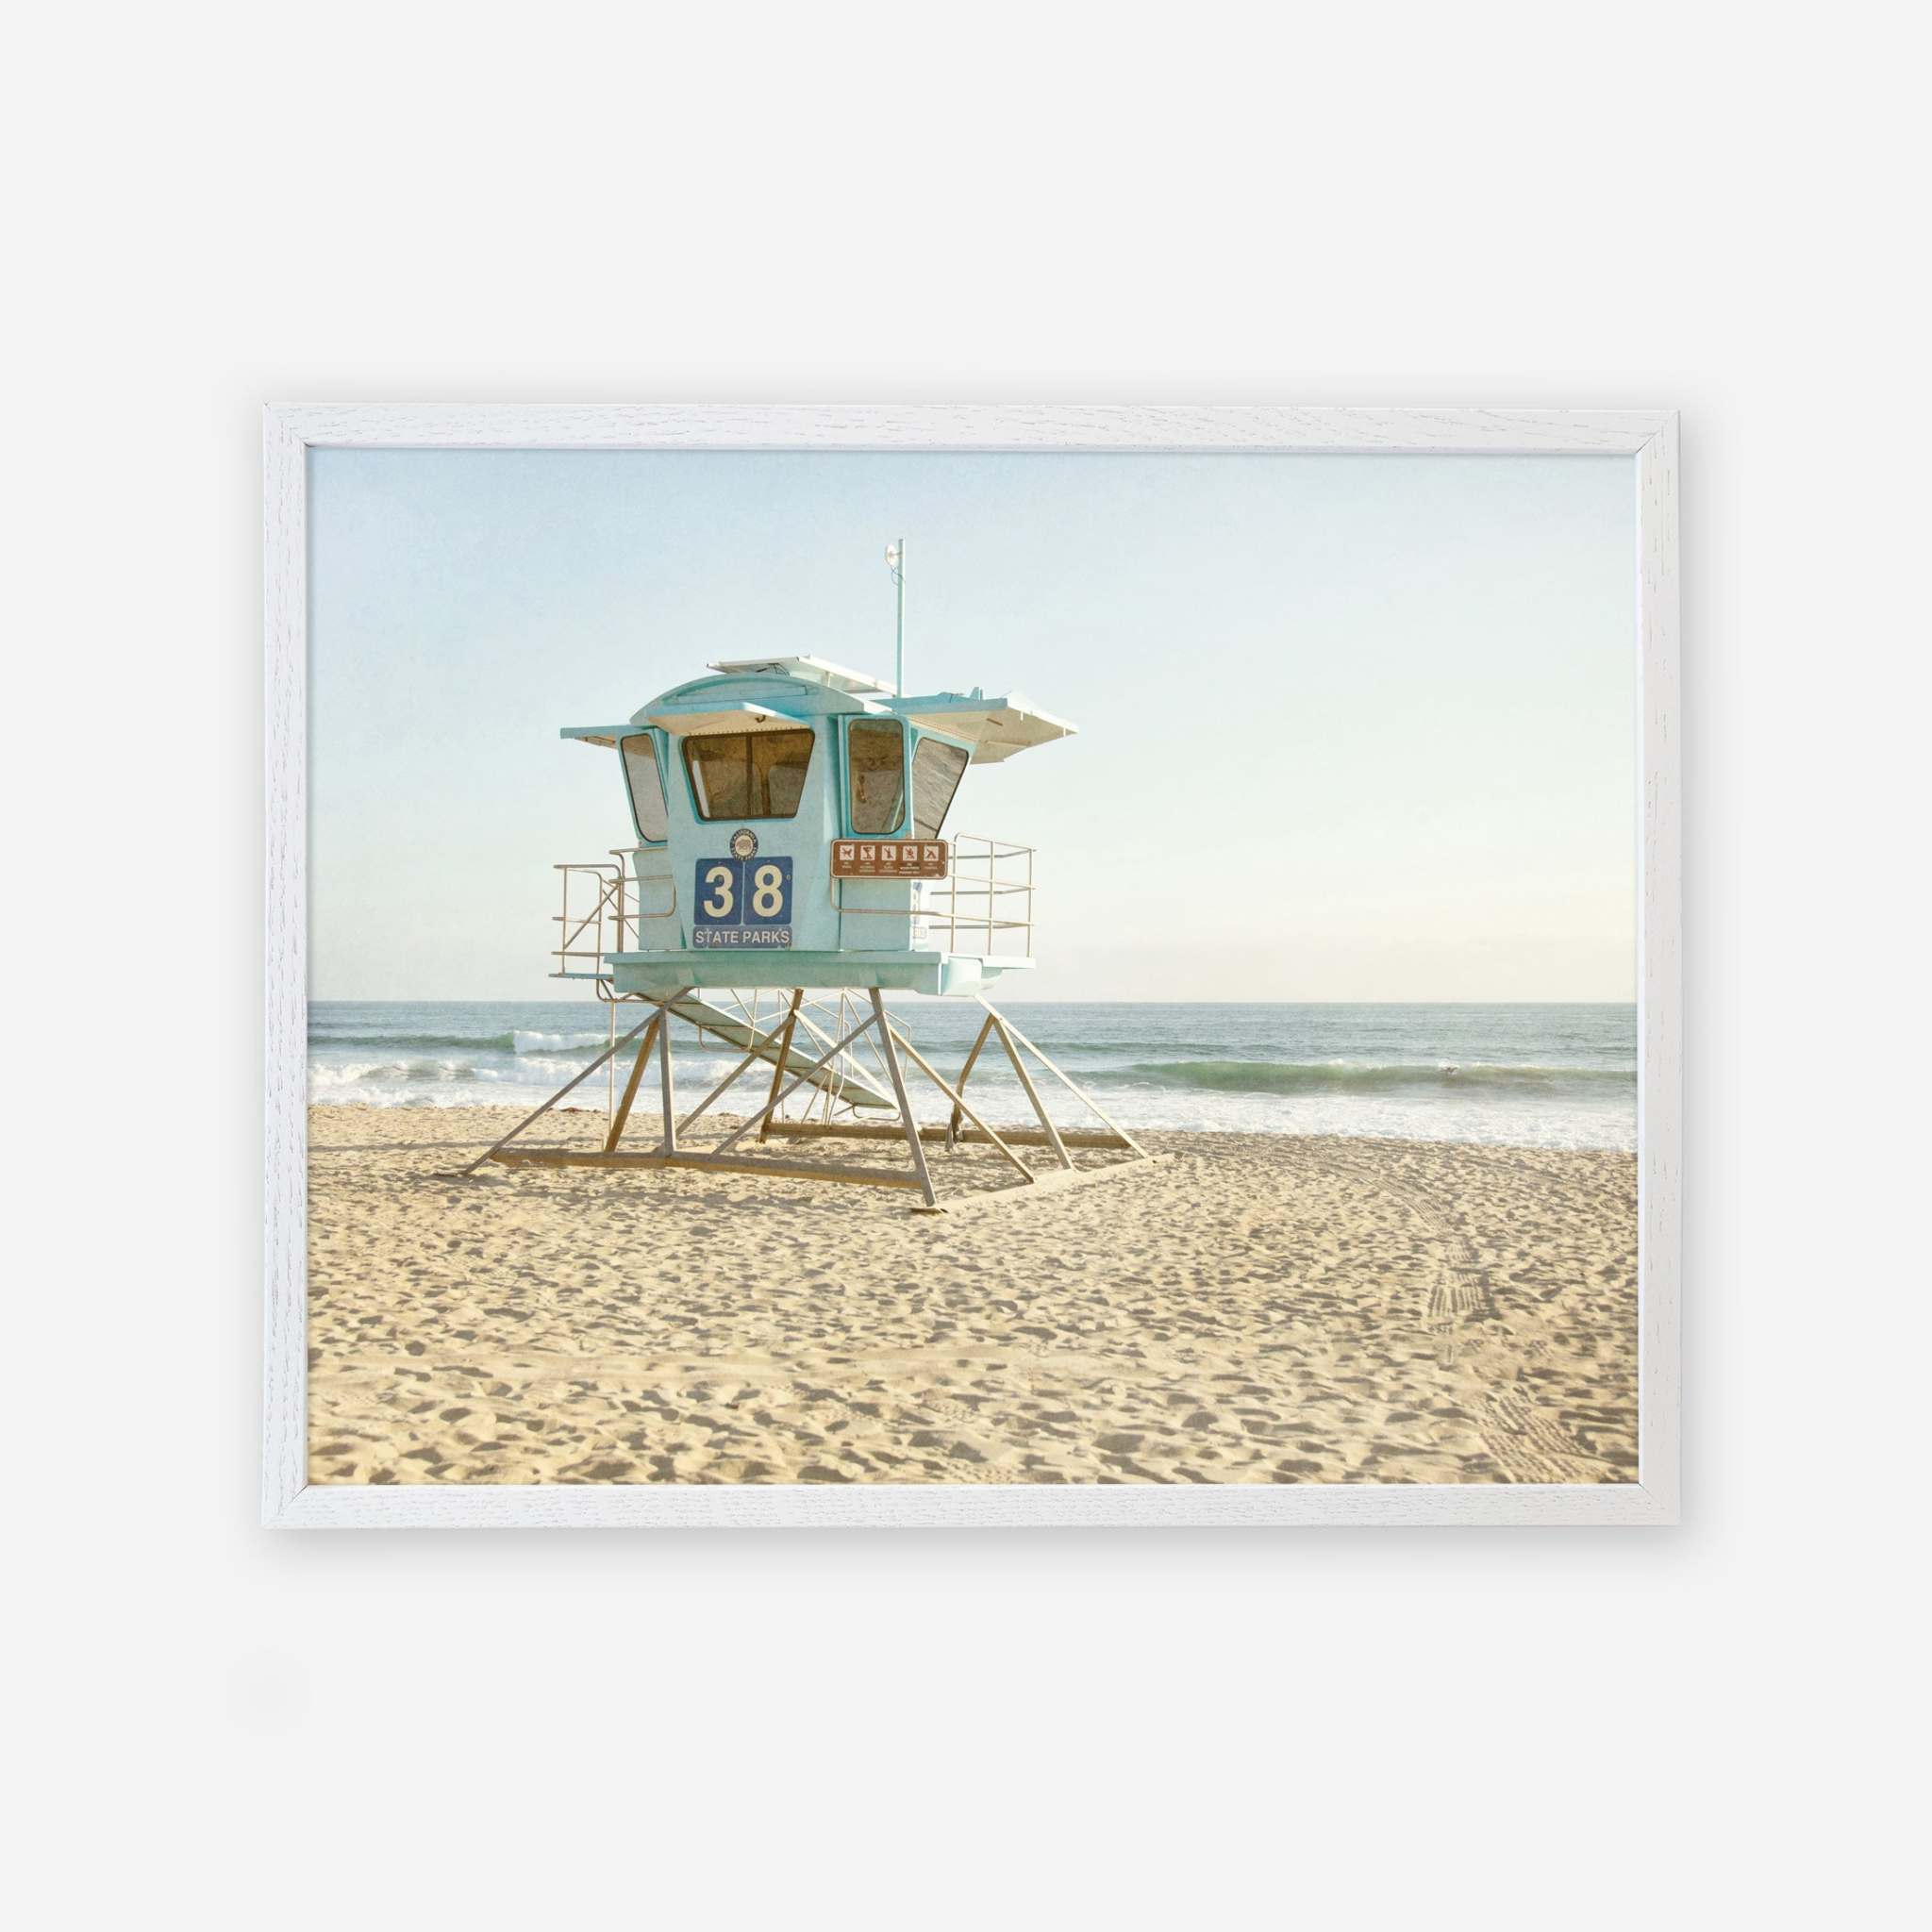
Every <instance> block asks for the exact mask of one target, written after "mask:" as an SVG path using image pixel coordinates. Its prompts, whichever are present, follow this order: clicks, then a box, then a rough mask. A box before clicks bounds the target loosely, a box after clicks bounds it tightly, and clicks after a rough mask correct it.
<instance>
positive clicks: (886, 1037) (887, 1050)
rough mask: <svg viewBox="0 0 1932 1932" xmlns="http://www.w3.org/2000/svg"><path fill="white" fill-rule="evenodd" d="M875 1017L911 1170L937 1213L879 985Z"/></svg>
mask: <svg viewBox="0 0 1932 1932" xmlns="http://www.w3.org/2000/svg"><path fill="white" fill-rule="evenodd" d="M872 1010H873V1017H874V1020H876V1021H877V1023H878V1029H879V1050H880V1053H881V1054H882V1055H883V1057H884V1058H885V1062H886V1072H887V1073H889V1074H891V1076H892V1091H893V1093H894V1094H895V1095H896V1096H897V1098H898V1102H899V1117H900V1119H902V1120H903V1121H904V1122H905V1123H906V1144H907V1146H908V1147H909V1148H911V1150H912V1171H913V1172H914V1173H915V1174H918V1176H919V1191H920V1192H921V1193H922V1194H924V1196H925V1205H926V1207H927V1208H930V1209H932V1210H933V1211H934V1212H935V1213H937V1212H938V1211H939V1205H940V1199H939V1196H938V1195H937V1194H935V1193H934V1192H933V1191H932V1176H931V1175H930V1174H927V1173H926V1171H925V1145H924V1142H923V1141H921V1140H920V1138H919V1123H918V1121H916V1120H915V1119H914V1118H913V1115H912V1102H911V1101H910V1100H909V1099H908V1097H907V1094H906V1075H905V1074H902V1073H901V1072H900V1071H899V1055H898V1051H897V1049H896V1048H895V1047H894V1046H893V1045H892V1029H891V1025H890V1024H888V1023H887V1020H886V996H885V994H884V993H882V992H881V991H879V990H878V988H877V987H874V988H873V989H872Z"/></svg>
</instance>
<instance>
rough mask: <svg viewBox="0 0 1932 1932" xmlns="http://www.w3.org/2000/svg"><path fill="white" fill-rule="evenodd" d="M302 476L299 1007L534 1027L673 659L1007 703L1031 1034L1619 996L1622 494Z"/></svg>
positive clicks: (1624, 835) (1448, 476) (1251, 470)
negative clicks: (1091, 1003) (1027, 907)
mask: <svg viewBox="0 0 1932 1932" xmlns="http://www.w3.org/2000/svg"><path fill="white" fill-rule="evenodd" d="M310 463H311V480H312V496H311V506H312V508H311V516H312V524H311V532H312V534H311V558H312V575H311V596H312V599H313V627H312V637H313V644H312V654H313V657H312V673H313V686H312V699H311V705H310V743H311V765H310V773H311V775H310V785H309V798H310V840H311V851H312V855H313V880H314V890H313V894H312V900H311V958H312V962H313V964H312V979H313V983H312V991H314V992H315V994H316V995H317V996H318V997H321V998H343V999H386V998H387V999H436V998H441V999H490V998H497V999H541V998H547V997H553V996H558V995H559V994H562V995H564V996H569V994H570V992H571V991H572V990H571V989H566V988H563V987H561V986H560V985H559V984H558V983H557V982H554V981H551V980H549V979H548V978H546V977H545V969H546V965H547V961H546V960H545V958H544V951H543V949H544V947H545V946H546V944H548V943H550V940H549V937H548V936H549V933H550V931H551V928H550V926H549V924H548V915H549V914H550V913H552V912H553V911H555V910H556V903H555V895H556V876H557V875H556V874H554V873H553V872H552V871H551V867H552V866H553V865H554V864H555V863H556V862H557V861H558V860H560V859H566V858H570V859H589V858H602V857H604V856H605V854H606V853H607V852H608V848H610V847H611V846H614V845H617V844H619V843H622V842H625V841H627V840H628V838H629V836H630V833H629V825H628V821H627V819H626V816H625V807H624V798H623V792H622V789H621V783H620V780H619V777H618V774H617V769H616V758H615V757H614V755H613V754H611V753H608V752H605V751H600V750H596V749H593V748H591V747H587V746H584V745H579V744H568V743H563V742H561V741H558V737H557V727H558V725H560V724H590V723H602V722H607V721H609V720H612V719H619V718H624V717H627V716H628V715H629V714H630V713H631V712H632V711H634V710H635V709H637V708H638V707H639V706H640V705H641V704H642V703H644V701H645V700H646V699H648V698H651V697H654V696H656V695H657V693H658V692H659V691H662V690H664V689H665V688H666V687H668V686H670V685H672V684H675V683H677V682H678V681H680V680H681V679H684V678H687V677H691V676H694V675H700V674H701V673H702V671H703V667H704V665H705V664H706V662H707V661H708V659H711V658H741V657H748V656H753V655H759V654H764V653H768V652H769V653H779V652H790V653H799V654H810V655H815V656H818V657H823V658H831V659H832V660H833V661H835V662H837V663H841V664H848V665H852V666H854V667H856V668H858V669H860V670H868V671H872V672H874V673H877V674H879V675H883V676H887V677H890V676H891V656H892V596H891V580H890V578H889V576H888V575H887V572H886V568H885V565H884V563H883V561H882V560H881V555H880V553H881V551H882V549H883V547H884V545H885V543H886V542H887V541H888V540H889V539H891V538H893V537H898V536H903V537H904V538H905V539H906V543H907V553H908V587H907V630H908V646H907V683H908V689H909V690H912V691H929V690H934V689H940V688H947V689H955V690H964V689H970V688H971V687H972V686H974V685H975V684H979V685H983V686H984V687H985V688H986V689H987V691H990V692H991V691H1008V690H1012V689H1015V688H1017V689H1018V690H1020V691H1024V693H1025V694H1026V695H1027V696H1029V697H1031V698H1032V699H1034V700H1035V701H1036V702H1037V703H1038V704H1040V705H1041V706H1042V707H1044V708H1046V709H1047V710H1049V711H1053V712H1055V713H1057V714H1058V715H1059V716H1061V717H1064V718H1068V719H1071V720H1072V721H1073V722H1074V723H1075V724H1078V725H1079V726H1080V736H1079V737H1077V738H1074V739H1072V740H1070V741H1064V742H1061V743H1058V744H1052V745H1048V746H1045V747H1043V748H1041V749H1040V750H1038V751H1033V752H1028V753H1024V754H1023V755H1022V756H1020V757H1019V758H1014V759H1012V760H1010V761H1009V762H1008V763H1006V764H1002V765H995V766H991V767H986V768H980V769H976V770H974V771H973V772H971V773H969V774H968V775H967V779H966V783H965V786H964V788H963V790H962V791H961V793H960V797H959V802H958V805H957V806H956V807H955V809H954V817H953V821H952V823H951V824H950V826H949V829H953V830H964V831H977V832H986V833H991V834H993V835H994V836H997V837H1001V838H1009V839H1014V840H1019V841H1024V842H1025V843H1028V844H1032V845H1036V846H1038V847H1039V848H1040V861H1039V863H1040V877H1041V892H1040V897H1039V904H1038V908H1037V910H1038V916H1039V926H1038V936H1037V941H1036V951H1037V953H1038V955H1039V957H1040V959H1041V968H1040V970H1039V971H1038V972H1037V973H1036V974H1032V975H1030V976H1028V977H1027V978H1026V979H1025V980H1024V982H1022V981H1020V980H1018V979H1009V980H1008V981H1007V982H1006V984H1005V986H1004V987H1003V989H1002V991H1003V992H1004V993H1005V995H1006V997H1007V998H1008V1000H1011V1001H1024V1000H1028V999H1080V998H1093V999H1291V1000H1428V999H1463V1000H1481V999H1498V1000H1507V999H1523V1000H1539V999H1548V1000H1596V999H1609V1000H1621V999H1629V998H1631V997H1633V996H1634V988H1635V983H1636V982H1635V949H1636V903H1635V891H1636V865H1635V852H1636V844H1635V841H1636V823H1637V776H1636V771H1637V768H1636V752H1635V736H1634V728H1633V727H1634V702H1635V664H1636V659H1635V649H1634V629H1633V626H1634V623H1635V571H1636V566H1635V557H1634V542H1635V521H1634V485H1633V478H1632V471H1631V465H1630V462H1629V460H1628V459H1627V458H1608V457H1605V458H1596V457H1507V458H1506V457H1487V458H1480V457H1468V458H1463V457H1374V456H1334V457H1328V456H1317V457H1179V456H1147V457H1141V456H888V455H878V456H870V455H867V456H838V455H819V454H811V455H757V454H746V455H736V454H733V455H723V454H719V455H710V454H706V455H682V454H658V453H645V452H630V451H626V452H611V453H608V454H607V453H595V454H591V453H582V452H555V453H552V452H522V451H517V452H494V451H488V452H486V451H346V450H328V451H319V452H316V453H314V454H313V455H312V456H311V458H310Z"/></svg>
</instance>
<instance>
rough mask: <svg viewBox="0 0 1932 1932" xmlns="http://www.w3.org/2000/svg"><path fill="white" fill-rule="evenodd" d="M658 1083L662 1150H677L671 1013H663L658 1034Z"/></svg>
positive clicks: (667, 1151)
mask: <svg viewBox="0 0 1932 1932" xmlns="http://www.w3.org/2000/svg"><path fill="white" fill-rule="evenodd" d="M658 1088H659V1090H660V1091H661V1092H662V1094H663V1096H664V1151H665V1153H667V1154H675V1153H676V1152H677V1096H676V1090H675V1087H674V1086H673V1084H672V1079H671V1014H670V1011H669V1010H668V1009H667V1010H666V1012H665V1014H664V1030H663V1032H662V1033H660V1034H659V1035H658Z"/></svg>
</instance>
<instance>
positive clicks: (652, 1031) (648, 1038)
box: [604, 1013, 664, 1154]
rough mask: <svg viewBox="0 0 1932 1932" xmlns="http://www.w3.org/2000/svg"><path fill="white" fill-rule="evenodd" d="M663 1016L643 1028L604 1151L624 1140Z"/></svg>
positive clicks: (653, 1017) (653, 1018) (611, 1149)
mask: <svg viewBox="0 0 1932 1932" xmlns="http://www.w3.org/2000/svg"><path fill="white" fill-rule="evenodd" d="M663 1026H664V1015H663V1014H662V1013H654V1014H652V1016H651V1020H650V1024H648V1025H646V1026H645V1028H644V1037H643V1040H642V1041H641V1044H640V1045H639V1047H638V1057H637V1058H636V1059H635V1060H633V1061H632V1062H631V1069H630V1078H629V1079H627V1080H626V1081H625V1083H624V1098H623V1099H622V1100H620V1101H619V1102H618V1103H617V1111H616V1112H615V1113H614V1114H612V1115H611V1117H610V1131H609V1133H608V1134H607V1135H605V1137H604V1151H605V1153H607V1154H608V1153H611V1152H612V1151H613V1150H614V1149H615V1148H616V1146H617V1143H618V1142H619V1141H621V1140H623V1139H624V1128H625V1122H626V1121H628V1120H629V1119H630V1109H631V1103H632V1102H633V1101H634V1100H636V1098H637V1097H638V1083H639V1081H641V1079H642V1078H643V1077H644V1063H645V1061H647V1060H648V1059H649V1058H651V1049H652V1047H654V1046H655V1045H657V1043H658V1034H659V1033H660V1032H661V1031H662V1030H663Z"/></svg>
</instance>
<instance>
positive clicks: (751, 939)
mask: <svg viewBox="0 0 1932 1932" xmlns="http://www.w3.org/2000/svg"><path fill="white" fill-rule="evenodd" d="M731 843H732V846H733V851H732V853H731V856H730V857H729V858H701V859H699V860H698V864H697V883H696V890H695V892H694V895H693V897H692V900H691V944H692V945H693V946H695V947H698V948H700V949H702V948H704V947H708V946H789V945H791V860H790V859H789V858H758V841H757V840H756V839H754V838H752V837H751V836H750V834H749V833H745V834H741V835H740V836H739V837H738V838H734V839H733V840H732V841H731ZM741 844H749V845H750V846H751V851H750V853H749V854H748V855H743V856H741V855H740V853H739V852H738V850H737V849H736V848H737V847H738V846H739V845H741Z"/></svg>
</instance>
